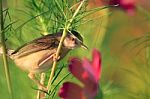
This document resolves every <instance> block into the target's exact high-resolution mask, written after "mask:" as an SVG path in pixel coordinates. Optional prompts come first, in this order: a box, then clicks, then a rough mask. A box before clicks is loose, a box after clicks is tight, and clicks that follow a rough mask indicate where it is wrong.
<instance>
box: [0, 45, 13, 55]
mask: <svg viewBox="0 0 150 99" xmlns="http://www.w3.org/2000/svg"><path fill="white" fill-rule="evenodd" d="M13 52H14V50H10V49H8V50H7V55H8V56H11V54H12V53H13ZM1 54H3V50H2V47H1V46H0V55H1Z"/></svg>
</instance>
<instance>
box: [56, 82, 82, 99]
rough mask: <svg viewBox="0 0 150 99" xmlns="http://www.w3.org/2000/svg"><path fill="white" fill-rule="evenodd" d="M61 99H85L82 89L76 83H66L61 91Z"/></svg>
mask: <svg viewBox="0 0 150 99" xmlns="http://www.w3.org/2000/svg"><path fill="white" fill-rule="evenodd" d="M59 96H60V97H61V99H85V97H84V95H83V90H82V88H81V87H80V86H79V85H77V84H74V83H71V82H65V83H64V84H63V86H62V87H61V89H60V91H59Z"/></svg>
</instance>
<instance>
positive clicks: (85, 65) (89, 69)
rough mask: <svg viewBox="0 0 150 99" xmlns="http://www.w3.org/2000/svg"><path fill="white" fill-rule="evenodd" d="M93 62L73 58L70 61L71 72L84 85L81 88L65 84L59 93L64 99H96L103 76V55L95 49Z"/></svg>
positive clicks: (72, 84)
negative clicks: (101, 76)
mask: <svg viewBox="0 0 150 99" xmlns="http://www.w3.org/2000/svg"><path fill="white" fill-rule="evenodd" d="M92 55H93V57H92V61H89V60H88V59H86V58H84V59H83V60H82V61H81V60H80V59H78V58H72V59H70V61H69V71H70V72H71V73H72V75H73V76H75V77H76V78H77V79H78V80H80V81H81V82H82V83H83V87H80V86H78V85H76V84H74V83H69V82H67V83H64V84H63V87H62V88H61V90H60V92H59V96H60V97H61V98H62V99H94V97H95V96H96V94H97V91H98V87H99V83H98V81H99V79H100V75H101V55H100V53H99V52H98V51H97V50H96V49H94V50H93V54H92Z"/></svg>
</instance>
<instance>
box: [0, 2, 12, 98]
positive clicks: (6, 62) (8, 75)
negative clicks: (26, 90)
mask: <svg viewBox="0 0 150 99" xmlns="http://www.w3.org/2000/svg"><path fill="white" fill-rule="evenodd" d="M0 15H1V18H0V20H1V24H0V25H1V45H2V51H3V63H4V69H5V76H6V80H7V86H8V91H9V94H10V97H11V98H12V86H11V80H10V72H9V67H8V61H7V56H6V54H7V51H6V45H5V32H4V21H3V2H2V0H0Z"/></svg>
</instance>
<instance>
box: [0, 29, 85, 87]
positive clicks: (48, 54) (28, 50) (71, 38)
mask: <svg viewBox="0 0 150 99" xmlns="http://www.w3.org/2000/svg"><path fill="white" fill-rule="evenodd" d="M61 36H62V32H58V33H54V34H49V35H46V36H43V37H41V38H38V39H35V40H33V41H31V42H29V43H26V44H24V45H23V46H21V47H20V48H18V49H17V50H15V51H12V50H9V51H8V56H9V57H10V58H11V59H12V60H14V62H15V63H16V65H17V66H18V67H19V68H21V69H22V70H24V71H27V72H28V73H29V74H28V76H29V78H30V79H32V80H34V81H35V82H36V83H37V84H38V85H39V86H41V87H44V85H42V84H41V83H40V82H39V81H38V80H37V79H36V78H35V74H37V73H41V72H44V71H46V70H48V69H50V68H51V66H52V63H53V58H54V57H55V53H56V51H57V47H58V45H59V42H60V39H61ZM78 47H83V48H85V49H87V47H86V46H85V45H84V44H83V38H82V37H81V35H80V34H79V33H78V32H76V31H71V33H70V32H68V33H67V36H66V37H65V39H64V42H63V45H62V48H61V51H60V54H59V59H58V61H59V60H61V59H62V58H63V57H65V56H66V54H67V53H68V52H69V51H70V50H72V49H75V48H78ZM0 53H2V51H0Z"/></svg>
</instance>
